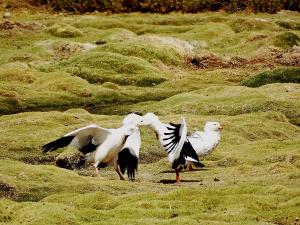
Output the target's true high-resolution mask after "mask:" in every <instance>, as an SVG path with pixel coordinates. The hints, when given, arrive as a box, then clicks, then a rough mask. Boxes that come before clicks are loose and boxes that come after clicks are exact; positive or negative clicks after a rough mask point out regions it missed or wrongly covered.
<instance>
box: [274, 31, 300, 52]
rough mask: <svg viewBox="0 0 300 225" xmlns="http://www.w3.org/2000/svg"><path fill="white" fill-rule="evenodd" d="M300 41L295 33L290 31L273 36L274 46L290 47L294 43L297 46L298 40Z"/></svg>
mask: <svg viewBox="0 0 300 225" xmlns="http://www.w3.org/2000/svg"><path fill="white" fill-rule="evenodd" d="M299 41H300V38H299V36H298V35H297V34H294V33H291V32H285V33H282V34H279V35H276V36H275V37H274V38H273V44H274V45H275V46H276V47H280V48H291V47H293V46H294V45H296V46H298V42H299Z"/></svg>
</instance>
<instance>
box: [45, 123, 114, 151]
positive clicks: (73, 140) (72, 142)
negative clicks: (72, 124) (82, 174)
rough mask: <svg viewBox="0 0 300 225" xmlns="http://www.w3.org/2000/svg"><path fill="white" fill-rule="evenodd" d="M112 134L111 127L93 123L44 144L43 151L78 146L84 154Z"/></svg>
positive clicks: (94, 148)
mask: <svg viewBox="0 0 300 225" xmlns="http://www.w3.org/2000/svg"><path fill="white" fill-rule="evenodd" d="M109 134H111V132H110V131H109V129H105V128H102V127H99V126H98V125H95V124H91V125H88V126H86V127H82V128H79V129H76V130H74V131H72V132H70V133H67V134H65V135H64V136H63V137H61V138H59V139H57V140H54V141H52V142H50V143H48V144H45V145H43V146H42V149H43V152H44V153H46V152H51V151H55V150H56V149H58V148H63V147H66V146H71V147H74V148H77V149H78V150H79V151H80V152H82V153H83V154H87V153H89V152H93V151H94V150H96V148H97V146H98V145H100V144H102V143H103V142H104V140H105V139H106V138H107V136H108V135H109Z"/></svg>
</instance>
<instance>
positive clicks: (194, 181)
mask: <svg viewBox="0 0 300 225" xmlns="http://www.w3.org/2000/svg"><path fill="white" fill-rule="evenodd" d="M200 182H202V180H180V183H200ZM157 183H160V184H176V180H168V179H163V180H160V181H158V182H157Z"/></svg>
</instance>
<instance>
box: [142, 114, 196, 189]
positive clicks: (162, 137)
mask: <svg viewBox="0 0 300 225" xmlns="http://www.w3.org/2000/svg"><path fill="white" fill-rule="evenodd" d="M144 119H145V123H147V124H149V126H150V127H151V128H152V129H153V130H154V131H155V133H156V137H157V139H158V141H159V143H160V145H161V147H162V148H163V149H164V150H165V151H166V152H167V153H168V159H169V161H170V162H171V163H172V169H175V171H176V183H180V177H179V172H180V171H181V170H182V168H184V167H185V166H186V165H187V161H189V163H192V164H193V165H196V166H199V167H202V164H201V163H200V162H199V159H198V156H197V154H196V152H195V151H194V150H193V149H192V148H187V147H186V144H185V142H186V137H187V127H186V122H185V119H184V118H183V117H182V118H181V120H180V123H179V124H173V123H170V124H164V123H162V122H160V120H159V118H158V117H157V116H156V115H155V114H154V113H147V114H146V115H145V116H144Z"/></svg>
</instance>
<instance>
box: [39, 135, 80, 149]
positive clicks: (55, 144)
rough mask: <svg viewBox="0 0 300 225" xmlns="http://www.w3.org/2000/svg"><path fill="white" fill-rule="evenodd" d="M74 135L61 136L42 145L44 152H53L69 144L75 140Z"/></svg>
mask: <svg viewBox="0 0 300 225" xmlns="http://www.w3.org/2000/svg"><path fill="white" fill-rule="evenodd" d="M73 138H74V136H67V137H61V138H59V139H57V140H55V141H52V142H49V143H48V144H45V145H43V146H42V150H43V153H46V152H52V151H54V150H56V149H58V148H63V147H66V146H68V145H69V144H70V143H71V141H72V140H73Z"/></svg>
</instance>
